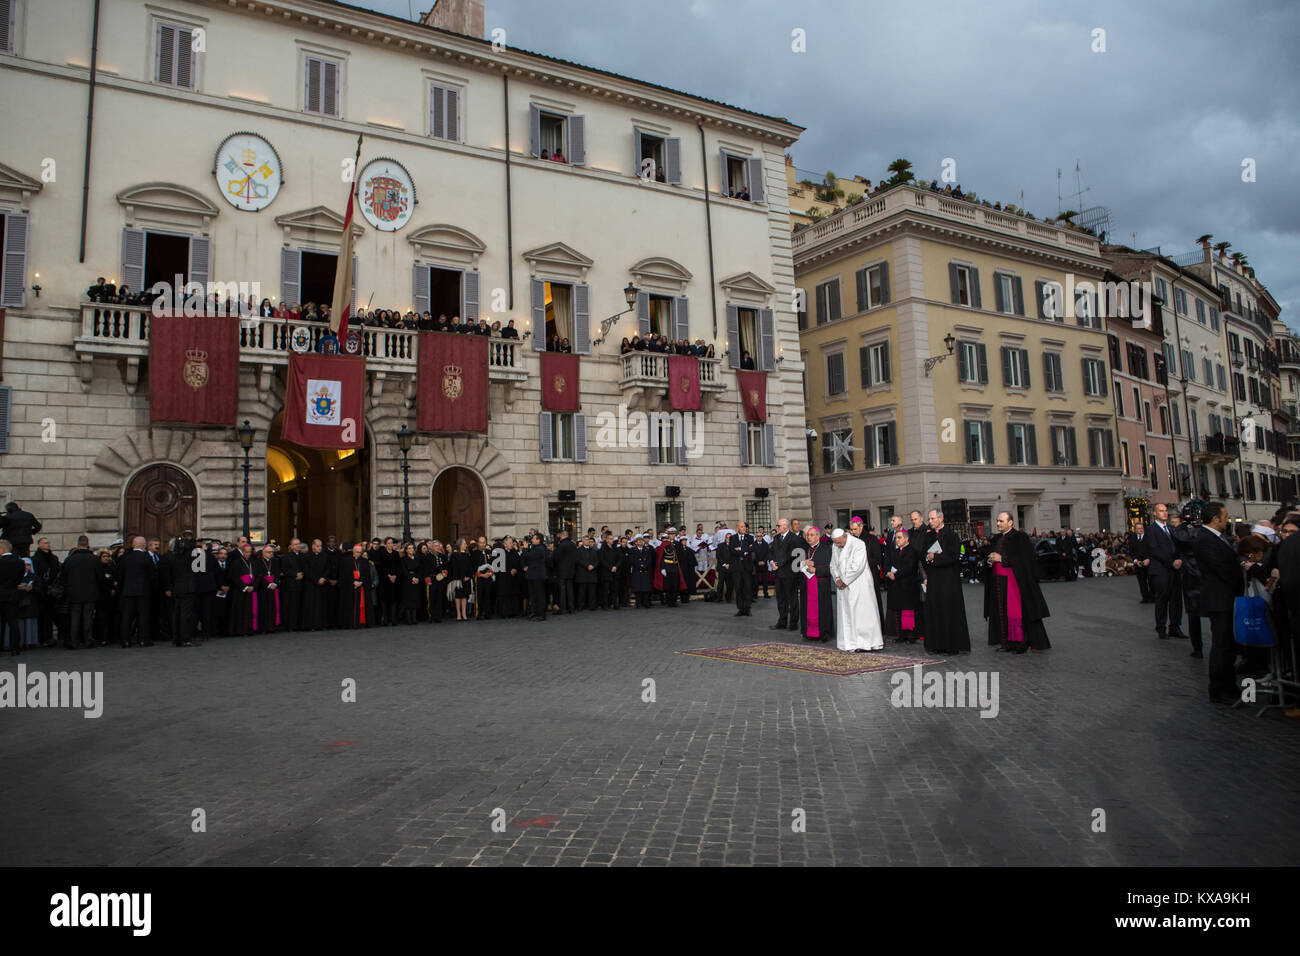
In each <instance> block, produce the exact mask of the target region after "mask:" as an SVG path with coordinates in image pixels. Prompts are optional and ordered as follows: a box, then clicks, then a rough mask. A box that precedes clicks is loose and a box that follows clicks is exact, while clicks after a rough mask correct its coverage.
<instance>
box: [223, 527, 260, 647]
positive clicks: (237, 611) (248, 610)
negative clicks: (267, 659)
mask: <svg viewBox="0 0 1300 956" xmlns="http://www.w3.org/2000/svg"><path fill="white" fill-rule="evenodd" d="M252 557H253V549H252V548H251V547H250V546H249V545H248V543H247V542H245V543H244V544H241V545H240V546H239V547H238V548H237V549H236V550H235V551H234V552H233V553H232V554H231V555H230V560H229V561H227V562H226V580H225V584H227V585H228V586H229V587H230V591H229V594H230V597H229V598H228V600H229V601H230V635H231V637H247V636H248V635H249V634H252V633H253V593H254V590H255V588H256V584H255V579H254V578H253V560H252Z"/></svg>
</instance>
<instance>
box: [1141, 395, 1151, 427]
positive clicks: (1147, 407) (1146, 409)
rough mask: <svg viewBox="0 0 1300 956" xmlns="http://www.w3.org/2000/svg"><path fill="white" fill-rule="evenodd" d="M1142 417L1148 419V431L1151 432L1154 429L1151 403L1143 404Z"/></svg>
mask: <svg viewBox="0 0 1300 956" xmlns="http://www.w3.org/2000/svg"><path fill="white" fill-rule="evenodd" d="M1142 417H1143V418H1145V419H1146V423H1147V431H1151V430H1152V428H1151V403H1150V402H1143V403H1142Z"/></svg>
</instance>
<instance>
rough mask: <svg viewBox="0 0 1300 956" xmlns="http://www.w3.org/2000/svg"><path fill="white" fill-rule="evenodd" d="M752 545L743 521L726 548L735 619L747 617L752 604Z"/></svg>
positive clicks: (752, 537)
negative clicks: (734, 604) (734, 603)
mask: <svg viewBox="0 0 1300 956" xmlns="http://www.w3.org/2000/svg"><path fill="white" fill-rule="evenodd" d="M754 544H755V542H754V536H753V535H752V534H750V533H749V525H747V524H746V523H745V522H743V521H742V522H740V523H739V524H738V525H736V533H735V534H733V535H732V536H731V541H730V543H729V546H728V548H727V564H728V567H727V572H728V573H729V574H730V575H731V579H732V581H733V584H732V589H733V591H734V593H735V595H736V616H737V617H749V608H750V605H752V604H753V603H754V576H755V573H756V568H755V566H754Z"/></svg>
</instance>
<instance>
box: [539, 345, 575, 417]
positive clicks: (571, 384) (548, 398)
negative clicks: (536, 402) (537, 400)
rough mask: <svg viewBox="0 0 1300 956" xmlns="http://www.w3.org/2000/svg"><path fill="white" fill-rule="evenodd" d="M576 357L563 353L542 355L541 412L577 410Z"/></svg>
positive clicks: (545, 353)
mask: <svg viewBox="0 0 1300 956" xmlns="http://www.w3.org/2000/svg"><path fill="white" fill-rule="evenodd" d="M578 404H579V397H578V356H576V355H569V354H567V353H564V352H543V353H542V410H543V411H548V412H576V411H577V410H578Z"/></svg>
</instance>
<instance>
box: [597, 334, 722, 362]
mask: <svg viewBox="0 0 1300 956" xmlns="http://www.w3.org/2000/svg"><path fill="white" fill-rule="evenodd" d="M618 351H619V354H620V355H626V354H627V353H628V352H658V353H661V354H664V355H692V356H695V357H696V358H713V357H714V353H713V346H712V345H705V344H704V339H696V340H695V341H694V342H691V341H688V340H687V339H671V338H669V337H668V336H666V335H660V334H659V333H658V332H651V333H650V334H648V335H647V336H646V337H645V338H642V337H641V336H640V335H634V336H632V337H631V338H627V337H626V336H625V337H624V338H623V341H622V342H621V343H619V348H618Z"/></svg>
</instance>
